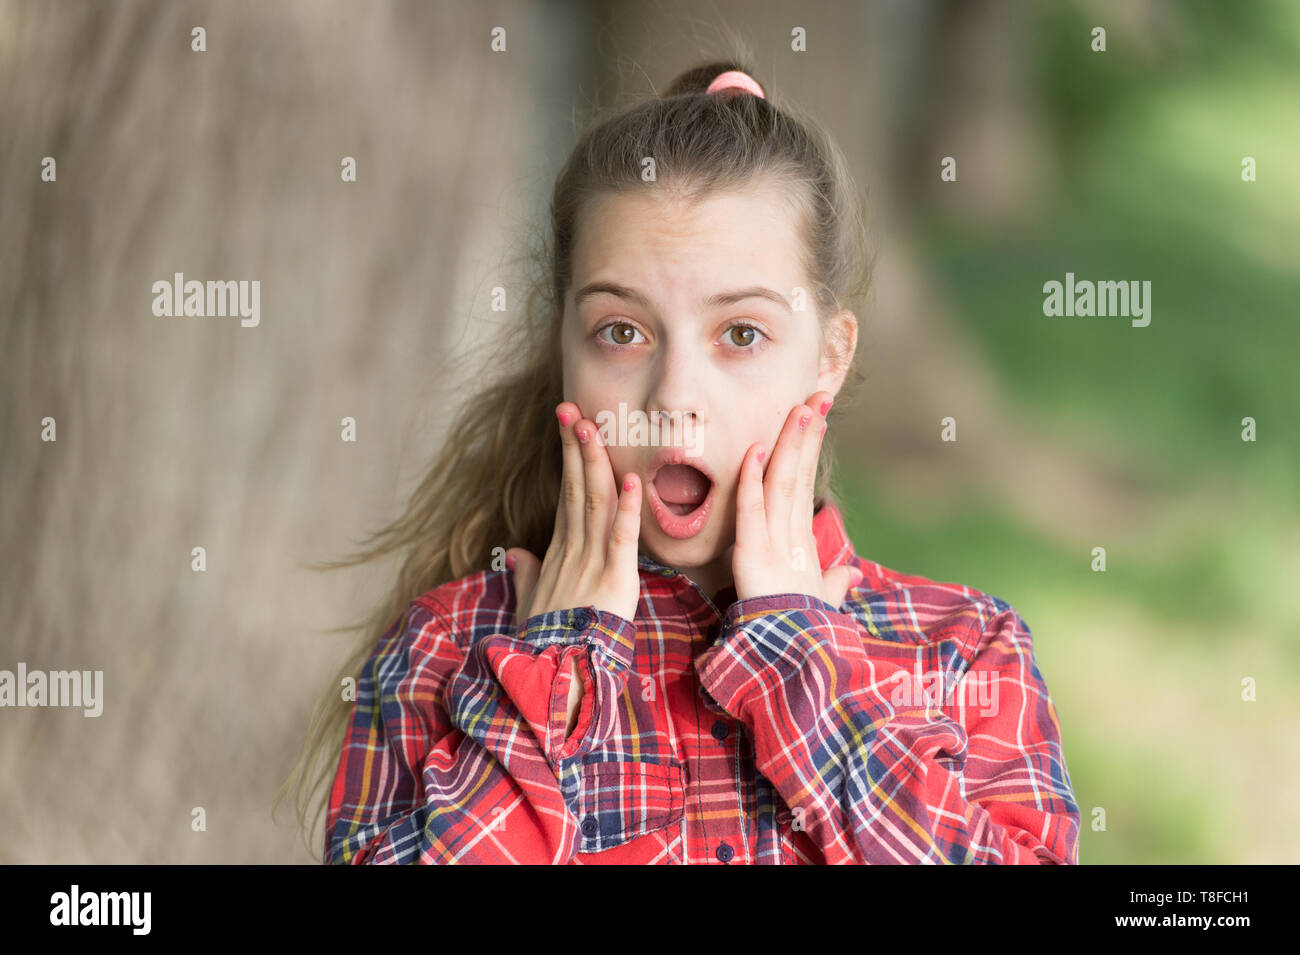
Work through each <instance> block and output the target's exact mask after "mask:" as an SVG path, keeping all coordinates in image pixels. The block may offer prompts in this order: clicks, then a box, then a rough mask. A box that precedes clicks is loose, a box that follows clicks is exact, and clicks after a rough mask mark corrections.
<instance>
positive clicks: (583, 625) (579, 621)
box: [573, 610, 591, 630]
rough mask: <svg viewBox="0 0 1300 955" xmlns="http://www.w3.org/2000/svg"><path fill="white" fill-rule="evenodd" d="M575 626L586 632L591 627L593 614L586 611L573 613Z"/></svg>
mask: <svg viewBox="0 0 1300 955" xmlns="http://www.w3.org/2000/svg"><path fill="white" fill-rule="evenodd" d="M573 626H574V627H576V628H577V629H579V630H586V629H587V628H588V627H589V626H591V614H590V613H588V612H587V611H586V610H575V611H573Z"/></svg>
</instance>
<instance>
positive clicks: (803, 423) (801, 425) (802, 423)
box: [799, 415, 812, 431]
mask: <svg viewBox="0 0 1300 955" xmlns="http://www.w3.org/2000/svg"><path fill="white" fill-rule="evenodd" d="M810 420H812V415H803V416H801V417H800V418H799V430H800V431H803V430H804V429H805V428H807V427H808V422H809V421H810Z"/></svg>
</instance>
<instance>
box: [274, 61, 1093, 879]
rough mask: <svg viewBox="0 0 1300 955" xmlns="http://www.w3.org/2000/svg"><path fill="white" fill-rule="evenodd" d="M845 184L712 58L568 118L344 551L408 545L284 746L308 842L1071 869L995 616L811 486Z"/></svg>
mask: <svg viewBox="0 0 1300 955" xmlns="http://www.w3.org/2000/svg"><path fill="white" fill-rule="evenodd" d="M855 197H856V190H855V189H854V187H853V184H852V182H851V180H850V179H849V177H848V176H847V174H846V173H845V171H844V165H843V160H842V158H841V157H840V155H839V153H838V151H837V150H836V148H835V147H834V145H833V144H832V143H831V142H830V141H829V140H828V138H827V137H826V136H825V135H824V134H823V133H821V132H819V131H818V130H817V129H816V127H815V126H814V125H813V124H812V123H811V122H809V121H806V120H801V119H799V118H796V117H795V115H794V114H793V113H792V112H791V111H790V110H788V109H785V108H780V107H777V106H776V105H774V104H772V103H771V102H770V101H769V100H768V99H767V98H766V96H765V95H764V92H763V90H762V88H761V87H760V86H759V85H758V83H757V82H756V81H755V80H754V79H753V78H752V77H751V76H750V75H749V74H748V72H746V71H744V70H742V69H741V68H740V67H738V66H736V65H735V64H732V63H711V64H708V65H705V66H702V67H699V68H697V69H693V70H690V71H688V72H687V73H685V74H683V75H682V76H680V77H679V78H678V79H677V80H676V81H675V82H674V83H673V84H672V85H671V87H670V88H669V89H668V91H667V93H666V94H665V95H664V96H663V97H661V98H656V99H653V100H651V101H649V102H644V103H641V104H638V105H636V106H633V107H631V108H629V109H626V110H623V111H621V112H619V113H618V114H617V115H614V116H613V117H612V118H609V119H607V120H606V121H604V122H601V123H599V124H598V125H596V126H595V127H594V128H592V129H590V130H588V131H587V132H586V133H585V134H584V135H583V136H582V138H581V139H580V141H579V142H578V144H577V146H576V148H575V149H574V151H573V153H572V155H571V156H570V158H569V160H568V161H567V163H566V164H565V166H564V168H563V169H562V170H561V172H560V174H559V178H558V181H557V183H556V187H555V193H554V197H553V200H552V205H551V215H552V236H551V238H552V249H551V254H550V258H549V266H550V269H551V272H550V275H549V276H548V277H547V282H546V283H545V285H546V286H547V287H545V288H544V289H539V290H537V292H536V293H535V295H534V297H533V298H534V299H535V298H537V297H538V295H541V297H542V298H543V299H544V301H545V304H546V308H545V310H544V313H543V318H542V321H541V322H540V323H539V326H538V327H532V326H531V325H529V326H525V333H524V339H523V341H522V342H521V345H520V352H521V354H522V355H523V356H524V357H523V359H522V364H521V368H520V369H519V370H518V371H517V372H515V373H513V374H511V375H508V376H507V377H506V378H505V380H504V382H503V383H501V384H497V385H495V386H493V387H490V388H488V389H486V390H485V391H484V392H483V393H482V394H480V395H477V396H475V397H474V398H473V400H472V401H471V402H470V403H468V404H467V405H466V406H465V408H464V410H463V413H462V414H461V416H460V418H459V421H458V423H457V425H456V427H454V428H453V430H452V434H451V436H450V439H449V443H448V446H447V450H446V451H445V452H444V454H443V456H442V458H441V459H440V460H439V461H438V462H437V464H436V466H435V467H434V469H433V470H432V472H431V473H430V474H429V475H428V477H427V478H426V480H425V481H424V483H423V485H422V486H421V487H420V489H419V491H418V492H417V494H416V496H415V498H414V500H413V501H412V502H411V504H410V507H409V509H408V512H407V515H406V516H405V517H404V518H402V519H401V520H399V521H398V522H396V523H395V524H394V525H393V526H392V527H390V528H389V529H388V530H387V531H385V532H384V536H385V537H386V539H384V540H383V541H382V543H381V545H380V546H378V547H376V548H374V549H372V550H371V551H370V552H368V553H367V554H365V555H363V556H362V559H369V557H372V556H377V555H378V554H380V553H386V552H388V551H391V550H396V549H399V548H408V547H409V551H410V554H409V557H408V558H407V561H406V564H405V566H404V567H403V570H402V574H401V579H400V581H399V585H398V587H397V588H396V590H395V591H394V593H393V594H392V597H391V598H390V600H389V602H388V603H387V604H386V605H385V606H384V607H383V608H381V611H380V613H379V614H378V615H377V616H376V617H375V618H374V619H373V620H372V625H373V626H374V628H375V629H374V631H373V632H372V635H371V638H370V639H368V640H367V642H366V644H365V645H363V646H362V647H361V648H360V650H359V651H358V655H357V657H356V658H354V660H353V661H351V662H350V664H349V666H348V667H347V668H345V673H346V674H348V675H356V674H358V673H359V676H358V679H357V683H356V699H355V701H354V702H353V701H350V700H349V701H347V702H346V704H345V705H340V702H339V699H338V697H337V696H335V695H334V693H335V691H334V690H333V689H332V688H331V690H330V693H329V695H328V696H327V697H326V698H325V699H324V700H323V701H322V703H321V704H320V706H319V707H318V710H317V719H316V721H315V729H314V733H313V735H312V737H311V740H310V745H309V747H308V748H307V750H306V751H305V752H306V754H307V755H310V754H311V753H313V752H318V751H320V749H321V748H325V747H327V749H326V750H325V751H326V753H338V754H339V756H338V761H337V765H336V770H335V773H334V778H333V785H332V787H330V789H329V791H328V812H327V816H326V833H325V843H324V859H325V861H326V862H327V863H392V862H402V863H413V862H422V863H453V862H511V863H577V862H581V863H651V862H654V863H701V862H707V863H723V864H727V863H733V862H735V863H774V864H787V863H843V862H856V863H900V862H933V863H971V862H989V863H1003V862H1028V863H1076V862H1077V861H1078V859H1077V854H1078V835H1079V811H1078V807H1077V805H1076V804H1075V800H1074V796H1073V792H1072V789H1071V783H1070V777H1069V774H1068V772H1067V770H1066V765H1065V760H1064V757H1063V754H1062V750H1061V738H1060V729H1059V723H1058V720H1057V717H1056V712H1055V709H1054V707H1053V705H1052V702H1051V699H1050V698H1049V696H1048V692H1047V687H1046V685H1045V683H1044V681H1043V677H1042V675H1041V673H1040V672H1039V670H1038V667H1037V665H1036V661H1035V659H1034V655H1033V649H1032V644H1031V635H1030V632H1029V629H1028V627H1027V626H1026V625H1025V623H1024V621H1023V620H1022V619H1021V617H1020V615H1019V614H1018V613H1017V612H1016V611H1015V610H1014V609H1013V608H1012V607H1011V606H1009V605H1008V604H1007V603H1005V602H1003V601H1002V600H999V599H998V598H996V597H992V596H989V595H987V594H983V593H980V592H978V591H973V590H971V589H970V588H967V587H963V586H959V585H955V584H938V583H935V582H933V581H930V580H927V579H925V578H923V577H916V576H910V575H906V574H902V573H898V572H896V571H893V570H890V569H888V568H886V567H883V566H881V565H880V564H878V563H875V562H873V561H871V560H867V559H865V558H862V557H859V556H858V555H857V553H856V551H855V549H854V547H853V545H852V544H851V542H850V541H849V539H848V537H847V535H846V533H845V527H844V523H843V520H842V518H841V514H840V511H839V508H838V506H837V503H836V502H835V500H834V499H833V498H832V497H831V496H830V494H829V493H828V488H827V482H828V473H829V472H828V469H827V467H825V460H824V459H823V456H822V455H821V449H822V443H823V438H824V435H825V433H826V427H827V417H826V416H827V414H828V412H829V410H830V408H831V406H832V404H833V402H834V400H835V398H836V396H837V395H838V394H839V393H840V390H841V387H842V386H843V384H844V382H845V379H846V377H847V375H848V374H849V371H850V370H851V368H852V364H853V356H854V354H855V351H856V342H857V323H856V319H855V317H854V314H853V312H852V311H851V310H850V308H849V307H848V304H849V303H852V302H855V301H858V300H859V299H860V297H861V295H862V293H863V292H864V291H865V288H866V283H867V281H868V279H869V275H868V267H867V263H866V257H865V255H864V254H863V235H862V228H861V225H860V223H861V218H860V211H859V209H858V207H857V204H856V198H855ZM548 295H549V297H547V296H548ZM532 301H533V299H530V308H529V321H530V322H531V321H532V319H531V316H532V308H531V305H532ZM628 409H631V411H630V412H629V410H628ZM647 423H648V424H653V425H662V427H657V428H649V427H646V425H647ZM670 425H671V426H670ZM679 429H680V432H679ZM687 432H689V433H690V434H691V435H693V438H692V439H691V440H689V441H683V440H681V439H680V437H679V433H687ZM648 435H654V436H657V437H658V438H659V439H660V440H658V441H653V442H651V441H648V440H647V436H648ZM664 435H670V436H671V437H669V438H668V439H666V440H664V439H663V436H664ZM503 544H512V545H514V546H511V547H509V549H508V550H506V549H504V547H503ZM502 553H504V555H505V565H506V566H504V567H502V566H501V565H500V563H499V562H497V561H493V558H494V555H495V556H496V557H499V556H500V555H501V554H502ZM538 554H542V555H543V556H542V557H541V558H540V559H539V558H538V557H537V556H536V555H538ZM489 561H493V563H492V569H490V570H484V569H478V568H482V567H483V566H486V565H488V564H489ZM353 562H356V561H353ZM376 637H377V639H375V638H376ZM363 660H364V666H362V665H361V664H362V661H363ZM337 685H338V684H337V683H336V684H335V686H337ZM344 718H347V719H350V725H348V726H347V727H346V730H345V731H344V729H343V727H342V726H339V725H336V724H337V723H339V722H341V721H342V720H343V719H344ZM331 719H332V720H333V721H335V723H331ZM340 744H341V750H340ZM305 758H306V757H304V759H305ZM303 766H304V762H303V761H300V763H299V767H298V768H297V770H296V772H297V771H298V770H301V769H302V767H303ZM325 778H328V777H327V776H322V777H321V778H320V779H319V780H318V786H317V788H319V783H320V782H323V781H324V779H325ZM300 796H301V792H300ZM308 798H310V794H308ZM301 809H302V802H301V800H300V810H301Z"/></svg>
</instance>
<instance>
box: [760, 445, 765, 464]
mask: <svg viewBox="0 0 1300 955" xmlns="http://www.w3.org/2000/svg"><path fill="white" fill-rule="evenodd" d="M765 457H767V452H766V451H764V450H763V449H762V448H759V449H758V463H759V464H762V463H763V458H765Z"/></svg>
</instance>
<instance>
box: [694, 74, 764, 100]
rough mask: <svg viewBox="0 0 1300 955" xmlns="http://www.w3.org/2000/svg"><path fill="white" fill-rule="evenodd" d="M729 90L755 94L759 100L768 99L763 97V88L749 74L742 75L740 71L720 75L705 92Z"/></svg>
mask: <svg viewBox="0 0 1300 955" xmlns="http://www.w3.org/2000/svg"><path fill="white" fill-rule="evenodd" d="M729 89H737V90H745V91H746V92H748V93H753V94H754V95H755V96H757V97H758V98H759V99H766V98H767V97H765V96H764V95H763V87H761V86H759V85H758V83H757V82H756V81H755V80H754V78H753V77H752V76H750V75H749V74H748V73H742V72H741V71H740V70H727V72H725V73H719V74H718V75H717V77H716V78H715V79H714V80H713V82H712V83H710V84H709V88H708V89H707V90H705V92H706V93H716V92H718V91H719V90H729Z"/></svg>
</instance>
